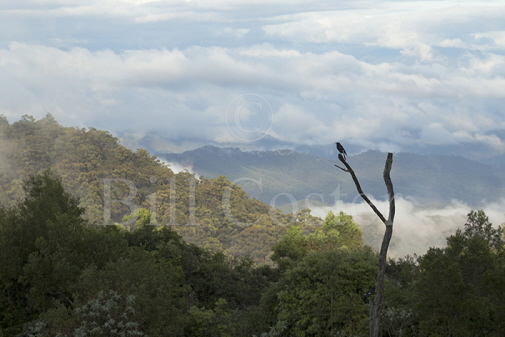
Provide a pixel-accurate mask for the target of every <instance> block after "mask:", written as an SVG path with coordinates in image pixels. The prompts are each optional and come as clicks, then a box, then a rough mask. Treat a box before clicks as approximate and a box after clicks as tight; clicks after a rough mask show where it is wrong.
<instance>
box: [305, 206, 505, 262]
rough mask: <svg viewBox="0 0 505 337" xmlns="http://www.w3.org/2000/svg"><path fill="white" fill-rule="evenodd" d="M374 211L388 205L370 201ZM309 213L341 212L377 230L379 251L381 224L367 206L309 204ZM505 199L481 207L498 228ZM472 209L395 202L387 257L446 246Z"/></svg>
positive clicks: (365, 227) (384, 210)
mask: <svg viewBox="0 0 505 337" xmlns="http://www.w3.org/2000/svg"><path fill="white" fill-rule="evenodd" d="M373 202H374V204H375V205H376V206H377V208H378V209H379V210H380V211H381V212H382V213H383V214H387V212H388V204H387V203H386V202H383V201H377V200H373ZM308 206H310V208H311V209H312V214H313V215H317V216H320V217H323V218H324V217H325V216H326V214H327V213H328V212H329V211H330V210H331V211H333V212H334V213H337V212H340V211H343V212H344V213H346V214H349V215H352V216H353V220H354V221H355V222H356V223H358V224H359V225H360V227H361V228H362V230H364V231H376V232H377V235H379V237H380V240H377V242H375V244H376V245H375V246H374V248H376V249H377V250H379V249H380V243H381V241H382V236H383V233H384V225H383V224H382V222H381V221H380V220H379V218H378V217H377V216H376V215H375V214H374V213H373V211H372V210H371V209H370V207H369V206H368V204H366V203H364V202H361V200H358V201H357V202H356V203H343V202H337V203H336V204H335V205H334V206H332V207H315V206H312V205H308ZM504 206H505V199H502V200H499V201H496V202H494V203H489V204H488V205H487V206H485V207H484V208H483V210H484V212H485V213H486V215H487V216H488V217H489V221H490V222H491V223H492V224H493V225H494V227H497V226H499V225H501V224H503V223H504V222H505V212H503V209H504ZM471 211H472V209H471V208H470V206H468V205H466V204H465V203H462V202H460V201H457V200H453V201H452V202H451V203H450V204H448V205H446V206H443V207H433V206H427V205H422V204H419V203H418V202H416V200H415V199H412V198H408V197H407V198H401V197H399V198H397V199H396V215H395V220H394V225H393V226H394V227H393V228H394V229H393V237H392V240H391V244H390V249H389V254H388V255H389V256H390V257H395V258H398V257H403V256H405V255H407V254H410V255H413V254H418V255H422V254H425V253H426V251H427V250H428V248H430V247H445V245H446V243H447V242H446V238H447V237H448V236H450V235H453V234H455V232H456V230H457V229H463V227H464V224H465V223H466V220H467V215H468V213H470V212H471Z"/></svg>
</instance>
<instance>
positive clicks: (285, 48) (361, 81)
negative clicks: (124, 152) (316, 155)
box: [0, 0, 505, 151]
mask: <svg viewBox="0 0 505 337" xmlns="http://www.w3.org/2000/svg"><path fill="white" fill-rule="evenodd" d="M504 14H505V6H503V5H501V4H499V3H493V2H488V3H486V2H483V3H479V4H476V3H474V2H453V1H447V2H440V3H431V4H428V3H426V2H389V1H382V2H376V3H372V2H341V3H340V2H339V3H338V4H336V3H334V2H330V1H323V2H318V3H313V2H311V1H297V2H296V4H295V5H294V6H290V7H289V8H287V7H286V6H285V5H284V3H282V2H281V1H280V0H274V1H244V2H240V3H237V2H236V1H219V0H213V1H205V2H204V1H178V0H174V1H144V0H131V1H126V0H125V1H114V2H112V1H90V2H87V3H86V4H85V5H83V4H82V2H80V1H74V2H67V1H56V0H54V1H35V0H33V1H20V2H16V4H15V5H14V4H2V5H0V19H2V20H0V22H2V23H0V25H1V27H0V28H4V29H1V30H0V76H1V77H2V79H3V81H2V84H0V94H1V95H2V97H4V99H3V101H2V105H0V113H2V114H4V115H5V116H7V117H8V118H9V120H11V121H14V120H17V119H19V118H20V117H21V116H22V115H24V114H31V115H33V116H35V117H37V118H41V117H42V116H44V115H45V114H46V113H47V112H51V113H52V114H53V115H54V116H55V118H56V119H57V120H58V121H59V122H61V123H63V124H64V125H70V126H81V127H82V126H93V127H98V128H103V129H107V130H110V131H112V132H116V133H119V132H123V131H132V132H145V131H152V130H158V131H162V132H164V133H165V134H166V135H167V137H168V138H173V139H176V138H180V137H185V138H195V139H199V140H201V141H205V140H207V141H209V142H211V141H214V142H222V143H230V142H236V143H240V142H248V141H250V139H249V138H247V137H243V136H244V135H237V132H236V129H237V128H238V129H239V128H240V126H242V129H243V130H245V131H248V130H253V129H254V128H258V127H259V126H263V125H266V124H265V121H264V120H262V119H261V118H264V117H265V115H264V114H263V115H262V114H261V113H257V111H256V112H255V111H252V110H251V111H249V114H248V115H247V114H245V110H244V111H242V113H241V114H240V116H241V117H240V118H239V119H238V122H237V119H235V122H234V123H235V124H234V125H232V126H230V120H229V119H228V117H227V116H228V114H227V111H228V109H229V106H230V104H231V103H232V102H235V100H236V99H237V97H244V96H243V95H247V94H253V95H257V96H259V97H261V98H262V99H263V100H264V102H266V103H268V106H269V109H271V114H272V116H274V123H273V125H272V126H271V128H269V129H268V133H269V135H271V136H275V137H278V138H280V139H283V140H289V141H294V142H300V143H306V144H317V143H329V142H332V141H333V140H334V139H335V138H338V139H343V138H353V139H355V140H356V142H362V143H366V144H372V145H373V144H375V147H377V146H378V144H379V141H378V139H380V144H382V145H381V147H382V148H394V149H401V148H402V144H412V143H416V142H417V143H423V142H426V143H433V142H435V143H437V144H455V143H458V142H480V143H486V144H492V145H493V147H494V148H496V149H499V151H503V146H502V143H501V141H500V140H499V139H497V138H496V137H495V138H492V137H490V136H486V135H485V133H486V132H487V131H489V130H492V129H499V128H505V118H504V114H503V111H502V110H503V108H502V107H503V106H504V103H505V55H504V54H503V37H504V36H505V35H504V34H505V33H504V32H505V24H504V23H503V20H502V18H503V15H504ZM49 22H51V24H49ZM427 23H429V24H427ZM249 103H251V102H249ZM266 103H265V105H264V106H267V105H266ZM249 107H252V105H251V106H249ZM269 113H270V110H269ZM240 123H244V124H243V125H241V124H240ZM260 131H261V132H263V134H265V133H266V132H265V130H263V129H261V130H260ZM261 132H260V133H261ZM253 138H254V137H253Z"/></svg>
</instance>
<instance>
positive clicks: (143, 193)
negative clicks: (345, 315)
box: [0, 114, 322, 263]
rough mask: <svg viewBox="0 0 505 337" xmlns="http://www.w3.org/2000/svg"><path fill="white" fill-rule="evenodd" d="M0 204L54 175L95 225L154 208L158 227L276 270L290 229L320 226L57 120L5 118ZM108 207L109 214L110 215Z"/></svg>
mask: <svg viewBox="0 0 505 337" xmlns="http://www.w3.org/2000/svg"><path fill="white" fill-rule="evenodd" d="M0 143H1V144H0V145H1V146H0V158H1V161H0V203H1V204H3V205H5V206H12V205H14V204H15V203H16V202H17V201H18V200H19V199H20V198H22V197H23V190H22V182H23V180H24V179H26V178H28V177H29V175H32V174H37V173H40V172H42V171H43V170H45V169H47V168H50V169H51V170H52V171H53V172H54V173H56V174H57V175H59V176H61V178H62V181H63V185H64V187H65V188H66V189H67V190H68V191H71V192H72V194H73V195H74V196H76V197H78V198H79V199H80V206H81V207H83V208H84V209H85V217H86V218H87V219H88V220H90V221H91V222H92V223H99V224H104V222H122V221H123V217H124V216H127V215H129V214H130V213H131V212H133V211H134V210H135V207H138V208H139V209H140V208H142V209H147V210H149V211H150V212H151V213H152V214H151V213H150V214H151V217H152V220H153V222H154V221H155V222H156V223H158V224H160V225H168V224H169V225H171V226H173V228H174V229H175V230H176V231H177V232H178V233H179V234H181V235H182V237H183V238H184V240H185V241H187V242H190V243H194V244H197V245H199V246H200V247H203V248H206V249H210V250H212V251H223V252H225V254H227V255H231V256H236V257H242V256H251V257H252V258H253V259H254V260H255V261H257V262H262V263H271V261H270V259H269V255H271V249H270V247H271V246H272V245H273V244H274V243H275V242H276V241H277V240H278V238H279V236H280V235H281V234H282V233H283V232H284V231H285V226H283V225H287V224H289V225H290V226H292V225H295V224H304V225H305V226H307V227H308V228H309V229H308V230H310V227H311V225H317V224H320V223H321V221H322V220H321V219H319V218H316V217H313V216H311V215H310V213H309V212H308V211H307V210H303V211H301V212H299V213H298V214H294V215H291V214H288V215H284V214H281V213H280V212H279V211H278V210H275V209H272V208H271V207H270V206H268V205H265V204H264V203H262V202H259V201H258V200H256V199H251V198H249V197H248V195H247V194H246V193H245V192H244V191H243V190H242V189H241V187H240V186H238V185H236V184H232V183H231V182H230V181H229V180H228V179H227V178H226V177H224V176H220V177H216V178H212V179H207V178H205V177H201V176H200V177H195V176H194V175H193V174H191V173H189V172H180V173H177V174H174V172H173V171H172V170H171V169H170V168H169V167H167V166H166V165H164V164H163V163H161V162H160V161H159V160H158V159H156V158H155V157H153V156H150V155H149V153H147V152H146V151H145V150H142V149H140V150H137V151H136V152H132V151H131V150H129V149H127V148H125V147H124V146H122V145H120V144H119V143H118V140H117V139H116V138H115V137H113V136H112V135H111V134H109V133H108V132H105V131H101V130H96V129H93V128H91V129H89V130H87V129H77V128H71V127H62V126H60V125H59V124H58V123H57V122H56V121H55V120H54V119H53V118H52V116H51V115H49V114H48V115H47V116H46V117H45V118H43V119H41V120H38V121H37V120H35V119H34V118H33V117H30V116H24V117H23V118H22V119H21V120H20V121H17V122H14V123H12V125H10V124H9V123H8V121H7V120H6V119H5V118H4V117H1V116H0ZM104 207H105V208H104Z"/></svg>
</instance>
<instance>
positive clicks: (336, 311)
mask: <svg viewBox="0 0 505 337" xmlns="http://www.w3.org/2000/svg"><path fill="white" fill-rule="evenodd" d="M375 259H376V255H375V253H373V251H372V250H371V249H370V248H369V247H363V248H361V249H358V250H354V251H349V250H347V249H331V250H324V251H311V252H309V253H308V254H307V255H306V256H305V257H304V258H303V259H302V260H301V261H300V262H299V263H297V264H296V266H294V267H293V268H291V269H289V270H288V271H287V272H286V273H285V274H284V275H283V276H282V277H281V280H280V281H279V288H280V289H279V291H278V293H277V306H276V310H277V312H278V313H279V314H278V317H277V319H278V323H280V322H284V323H285V328H284V329H283V331H282V332H283V334H282V336H330V335H339V334H340V335H344V336H355V335H362V334H363V332H365V331H366V330H367V326H368V324H367V314H368V309H367V305H366V304H365V302H364V300H363V298H362V295H363V292H364V291H365V290H366V289H368V287H369V284H370V283H371V282H372V280H373V277H374V274H375V273H376V270H377V267H376V265H375ZM279 325H280V324H279Z"/></svg>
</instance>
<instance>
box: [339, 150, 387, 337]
mask: <svg viewBox="0 0 505 337" xmlns="http://www.w3.org/2000/svg"><path fill="white" fill-rule="evenodd" d="M337 145H340V143H337ZM337 149H338V150H339V152H340V153H339V155H338V159H339V160H340V161H341V162H342V164H344V166H345V168H342V167H340V166H338V165H335V166H336V167H338V168H339V169H341V170H343V171H345V172H349V173H350V174H351V177H352V180H353V181H354V184H355V185H356V189H357V190H358V192H359V195H360V196H361V197H362V198H363V200H365V201H366V202H367V204H368V205H369V206H370V207H371V208H372V210H373V211H374V212H375V214H377V216H378V217H379V219H381V221H382V222H383V223H384V225H385V226H386V231H385V232H384V238H383V239H382V245H381V250H380V255H379V270H378V272H377V285H376V289H375V298H373V296H370V297H369V298H370V337H378V336H379V334H380V316H381V311H382V299H383V297H384V273H385V271H386V262H387V261H386V258H387V252H388V248H389V242H390V241H391V236H392V235H393V220H394V217H395V193H394V190H393V183H392V182H391V176H390V172H391V167H392V165H393V154H392V153H388V156H387V159H386V165H385V167H384V174H383V176H384V182H385V183H386V188H387V191H388V196H389V215H388V218H387V219H386V218H385V217H384V216H383V215H382V213H381V212H380V211H379V210H378V209H377V207H375V205H374V204H373V202H372V201H371V200H370V199H369V198H368V197H367V196H366V194H365V193H363V190H362V189H361V185H360V184H359V181H358V178H357V177H356V174H355V173H354V170H353V169H352V168H351V166H350V165H349V164H348V163H347V158H346V155H345V150H343V147H342V145H340V148H339V147H338V146H337Z"/></svg>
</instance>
